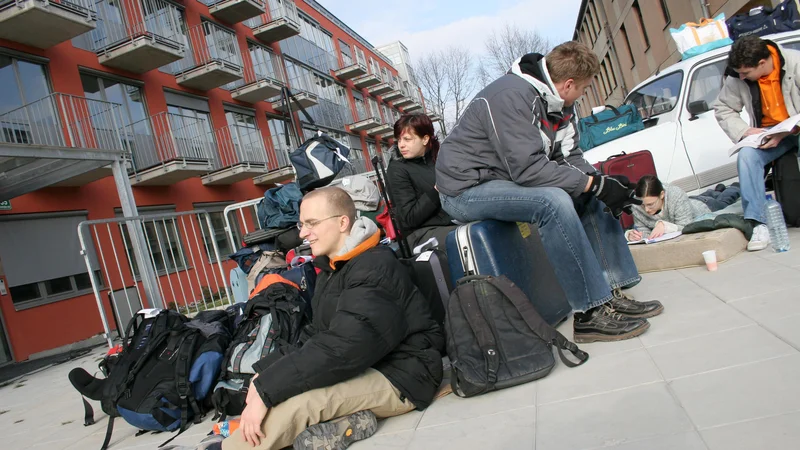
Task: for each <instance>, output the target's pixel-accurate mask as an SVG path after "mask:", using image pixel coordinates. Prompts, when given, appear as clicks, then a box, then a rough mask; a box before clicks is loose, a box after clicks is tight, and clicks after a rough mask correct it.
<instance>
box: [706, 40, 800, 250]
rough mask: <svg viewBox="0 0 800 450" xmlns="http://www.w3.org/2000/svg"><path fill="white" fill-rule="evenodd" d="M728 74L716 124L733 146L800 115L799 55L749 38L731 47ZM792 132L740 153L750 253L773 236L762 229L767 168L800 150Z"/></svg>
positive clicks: (718, 100)
mask: <svg viewBox="0 0 800 450" xmlns="http://www.w3.org/2000/svg"><path fill="white" fill-rule="evenodd" d="M727 74H728V75H729V76H728V77H727V78H726V79H725V82H724V84H723V85H722V90H720V92H719V97H717V101H716V102H714V105H713V106H714V114H715V116H716V118H717V122H719V125H720V127H722V130H723V131H725V134H727V135H728V137H730V138H731V141H733V142H739V141H740V140H742V139H743V138H745V137H747V136H750V135H757V134H760V133H762V132H764V131H765V128H769V127H771V126H773V125H777V124H778V123H780V122H782V121H784V120H786V119H788V118H789V117H790V116H794V115H796V114H798V113H800V88H798V85H797V83H799V82H800V52H798V51H796V50H790V49H785V48H782V47H780V46H779V45H778V44H775V43H774V42H772V41H767V40H763V39H761V38H759V37H757V36H746V37H743V38H741V39H739V40H737V41H736V42H735V43H734V44H733V47H732V48H731V52H730V55H729V56H728V72H727ZM742 110H745V111H747V114H748V115H749V116H750V123H747V122H745V121H744V120H743V119H742V116H741V114H740V113H741V112H742ZM794 131H795V133H782V134H777V135H774V136H772V137H771V138H770V139H769V140H767V141H766V142H764V143H763V144H761V145H760V146H758V147H743V148H742V149H741V150H739V156H738V159H737V168H738V171H739V183H740V185H741V189H742V206H743V207H744V218H745V219H747V220H748V221H750V222H751V224H752V225H753V227H754V228H753V236H752V237H751V238H750V242H749V243H748V244H747V249H748V250H750V251H756V250H761V249H764V248H766V247H767V246H768V245H769V231H768V230H767V226H766V225H764V224H765V223H766V222H767V219H766V216H765V214H764V206H765V204H766V200H765V199H766V191H765V187H764V167H766V166H767V164H769V163H771V162H772V161H775V160H776V159H778V158H780V157H781V156H782V155H783V154H784V153H786V152H790V151H797V136H796V134H797V133H796V131H797V127H795V130H794ZM790 134H794V136H790ZM798 195H800V194H798Z"/></svg>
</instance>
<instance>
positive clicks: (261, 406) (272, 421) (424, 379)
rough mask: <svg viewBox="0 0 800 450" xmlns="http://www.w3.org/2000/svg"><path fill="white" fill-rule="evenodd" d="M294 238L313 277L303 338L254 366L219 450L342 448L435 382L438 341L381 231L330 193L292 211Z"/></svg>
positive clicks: (408, 406)
mask: <svg viewBox="0 0 800 450" xmlns="http://www.w3.org/2000/svg"><path fill="white" fill-rule="evenodd" d="M298 227H299V228H300V237H301V238H303V239H307V240H308V242H309V243H310V244H311V250H312V252H313V254H314V255H316V258H315V260H314V264H315V265H316V266H317V267H318V268H320V269H321V270H322V273H321V274H320V275H319V278H318V279H317V285H316V288H315V292H314V298H313V299H312V310H313V311H314V320H313V324H312V326H311V327H310V328H311V330H310V333H311V337H310V338H308V339H307V340H306V341H305V343H304V345H303V346H302V347H290V348H281V349H279V350H278V351H275V352H273V353H271V354H269V355H268V356H267V357H266V358H264V359H262V360H261V361H259V362H258V363H256V364H255V365H254V366H253V368H254V369H255V370H256V373H257V375H256V376H255V377H254V378H253V381H252V382H251V384H250V389H249V391H248V394H247V406H246V407H245V409H244V412H243V413H242V417H241V423H240V427H239V429H238V430H237V431H236V432H235V433H234V434H233V435H232V436H231V437H230V438H228V439H225V440H224V441H223V443H222V448H223V449H224V450H239V449H242V450H244V449H248V450H249V449H252V448H258V449H281V448H284V447H288V446H291V445H293V446H294V448H295V449H296V450H299V449H303V450H311V449H314V450H317V449H343V448H346V447H347V446H348V445H349V444H350V443H352V442H355V441H357V440H361V439H365V438H367V437H369V436H371V435H372V434H374V433H375V431H376V429H377V421H376V419H380V418H385V417H391V416H396V415H400V414H405V413H407V412H409V411H412V410H414V409H418V410H422V409H425V408H426V407H427V406H428V405H429V404H430V403H431V401H432V400H433V397H434V394H435V393H436V391H437V389H438V387H439V384H440V383H441V381H442V353H444V333H443V331H442V329H441V327H440V326H439V324H438V323H437V322H436V320H434V319H433V316H432V314H431V309H430V305H429V303H428V301H427V300H426V299H425V297H424V296H423V295H422V294H421V293H420V291H419V290H418V289H417V288H416V287H415V286H414V284H413V283H412V281H411V278H410V277H409V275H408V273H407V272H406V270H407V269H405V268H404V266H402V265H401V264H400V262H399V261H398V260H397V258H396V256H395V255H394V252H393V251H392V250H391V249H389V248H388V247H384V246H379V245H378V242H379V240H380V232H379V231H378V228H377V226H376V225H375V223H373V222H372V221H371V220H369V219H367V218H358V219H357V218H356V209H355V205H354V204H353V201H352V200H351V199H350V197H349V196H348V195H347V193H346V192H345V191H343V190H342V189H339V188H335V187H329V188H323V189H318V190H315V191H313V192H311V193H309V194H308V195H306V196H305V197H304V198H303V202H302V203H301V205H300V223H298Z"/></svg>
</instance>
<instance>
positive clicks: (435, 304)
mask: <svg viewBox="0 0 800 450" xmlns="http://www.w3.org/2000/svg"><path fill="white" fill-rule="evenodd" d="M400 262H401V263H403V265H405V266H406V267H408V269H409V274H410V275H411V281H413V282H414V285H415V286H417V288H418V289H419V290H420V291H421V292H422V295H424V296H425V298H427V299H428V301H430V303H431V313H432V314H433V318H434V319H436V321H437V322H439V323H440V324H444V316H445V310H446V309H447V300H448V299H449V298H450V292H452V291H453V285H452V284H451V278H450V268H449V267H448V265H447V254H446V253H445V252H443V251H441V250H428V251H426V252H422V253H421V254H420V255H418V256H416V257H414V258H401V259H400Z"/></svg>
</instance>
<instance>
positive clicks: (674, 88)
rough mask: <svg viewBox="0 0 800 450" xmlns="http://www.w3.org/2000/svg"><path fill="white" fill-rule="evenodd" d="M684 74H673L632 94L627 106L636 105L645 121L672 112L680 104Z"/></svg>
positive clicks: (629, 96)
mask: <svg viewBox="0 0 800 450" xmlns="http://www.w3.org/2000/svg"><path fill="white" fill-rule="evenodd" d="M682 82H683V72H682V71H678V72H673V73H670V74H669V75H665V76H663V77H661V78H658V79H657V80H654V81H652V82H650V83H649V84H647V85H646V86H643V87H642V88H640V89H639V90H637V91H634V92H631V93H630V94H629V95H628V98H627V99H626V100H625V103H626V104H629V105H636V107H637V108H639V112H640V113H641V114H642V118H644V119H645V120H647V119H650V118H652V117H655V116H657V115H659V114H664V113H666V112H669V111H672V109H673V108H675V105H676V104H677V102H678V96H679V95H680V91H681V83H682Z"/></svg>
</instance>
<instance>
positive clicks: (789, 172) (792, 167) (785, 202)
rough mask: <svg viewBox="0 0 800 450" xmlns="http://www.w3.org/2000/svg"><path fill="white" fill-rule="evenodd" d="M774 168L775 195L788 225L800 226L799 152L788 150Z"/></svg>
mask: <svg viewBox="0 0 800 450" xmlns="http://www.w3.org/2000/svg"><path fill="white" fill-rule="evenodd" d="M774 164H775V165H774V166H773V168H772V184H773V187H774V189H775V197H776V199H777V200H778V203H780V204H781V208H782V209H783V216H784V217H785V218H786V226H788V227H800V161H798V158H797V152H796V151H795V152H787V153H786V154H784V155H783V156H781V157H780V158H778V159H777V160H776V161H775V163H774Z"/></svg>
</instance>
